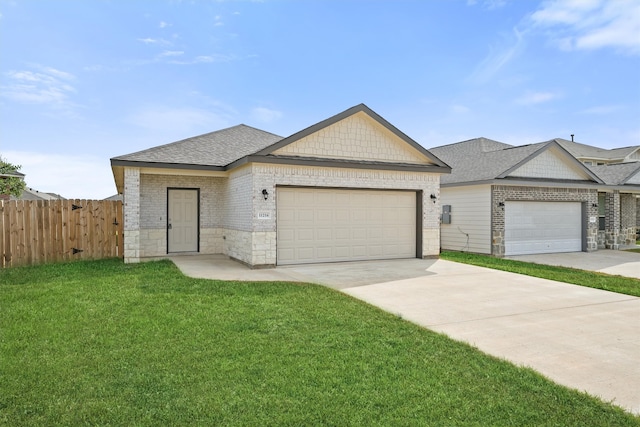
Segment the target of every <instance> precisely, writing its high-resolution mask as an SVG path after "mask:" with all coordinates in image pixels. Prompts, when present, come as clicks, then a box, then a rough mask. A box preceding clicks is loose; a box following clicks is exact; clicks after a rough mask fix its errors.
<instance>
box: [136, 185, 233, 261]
mask: <svg viewBox="0 0 640 427" xmlns="http://www.w3.org/2000/svg"><path fill="white" fill-rule="evenodd" d="M226 185H227V179H226V178H219V177H203V176H180V175H152V174H142V175H141V176H140V197H139V199H140V208H139V209H140V223H139V225H140V230H139V231H140V242H139V245H140V246H139V248H140V251H139V257H140V258H146V257H157V256H163V255H166V254H167V197H168V193H167V189H168V188H198V189H199V190H200V230H199V232H200V253H202V254H219V253H222V246H223V239H222V236H223V232H222V230H223V224H222V219H223V215H224V199H223V198H222V197H221V196H222V195H223V194H224V191H223V189H224V188H225V187H226ZM125 240H126V239H125Z"/></svg>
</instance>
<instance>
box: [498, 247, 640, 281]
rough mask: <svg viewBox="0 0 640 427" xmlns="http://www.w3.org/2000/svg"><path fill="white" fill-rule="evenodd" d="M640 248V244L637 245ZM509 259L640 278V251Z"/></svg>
mask: <svg viewBox="0 0 640 427" xmlns="http://www.w3.org/2000/svg"><path fill="white" fill-rule="evenodd" d="M637 248H640V246H637ZM507 258H508V259H514V260H518V261H525V262H534V263H536V264H547V265H559V266H562V267H571V268H578V269H580V270H591V271H598V272H600V273H606V274H613V275H619V276H627V277H635V278H636V279H640V253H637V252H625V251H613V250H607V249H605V250H599V251H596V252H568V253H560V254H536V255H516V256H509V257H507Z"/></svg>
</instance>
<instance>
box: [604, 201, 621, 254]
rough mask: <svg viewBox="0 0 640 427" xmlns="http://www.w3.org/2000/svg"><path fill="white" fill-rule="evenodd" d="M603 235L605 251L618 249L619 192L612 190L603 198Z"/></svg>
mask: <svg viewBox="0 0 640 427" xmlns="http://www.w3.org/2000/svg"><path fill="white" fill-rule="evenodd" d="M605 205H606V211H605V215H606V216H605V220H604V234H605V247H606V248H607V249H615V250H618V249H620V191H619V190H614V191H613V193H607V194H606V196H605Z"/></svg>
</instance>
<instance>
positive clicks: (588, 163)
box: [584, 160, 593, 166]
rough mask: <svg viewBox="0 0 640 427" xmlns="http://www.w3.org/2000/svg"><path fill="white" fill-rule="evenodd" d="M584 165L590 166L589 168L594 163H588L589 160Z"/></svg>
mask: <svg viewBox="0 0 640 427" xmlns="http://www.w3.org/2000/svg"><path fill="white" fill-rule="evenodd" d="M584 164H585V165H589V166H591V165H593V162H590V161H588V160H585V162H584Z"/></svg>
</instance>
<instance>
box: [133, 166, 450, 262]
mask: <svg viewBox="0 0 640 427" xmlns="http://www.w3.org/2000/svg"><path fill="white" fill-rule="evenodd" d="M278 185H292V186H311V187H347V188H362V189H367V188H370V189H402V190H415V191H420V190H421V191H423V192H424V197H423V206H422V210H423V230H422V241H423V247H422V252H423V255H424V256H425V257H429V256H437V255H438V254H439V251H440V223H439V215H440V192H439V189H440V177H439V175H438V174H425V173H418V172H396V171H376V170H354V169H343V168H322V167H302V166H285V165H266V164H250V165H247V166H244V167H241V168H239V169H237V170H234V171H232V172H231V174H230V175H229V177H228V178H221V177H199V176H179V175H153V174H140V172H139V170H138V169H133V168H127V169H125V189H126V190H125V191H126V193H125V194H126V197H125V261H126V262H137V261H139V260H140V259H141V258H147V257H158V256H165V255H166V254H167V232H166V226H167V188H198V189H200V253H204V254H214V253H223V254H226V255H228V256H230V257H232V258H235V259H237V260H239V261H241V262H243V263H246V264H247V265H250V266H253V267H269V266H274V265H275V264H276V257H277V253H276V249H277V247H276V244H277V232H276V202H277V190H276V188H277V186H278ZM263 189H266V190H267V191H268V193H269V196H268V198H267V200H265V199H264V196H263V195H262V190H263ZM431 194H435V195H436V196H437V199H436V202H435V203H434V202H433V201H432V200H431V198H430V195H431ZM264 217H266V218H264Z"/></svg>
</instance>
